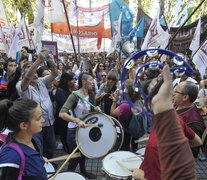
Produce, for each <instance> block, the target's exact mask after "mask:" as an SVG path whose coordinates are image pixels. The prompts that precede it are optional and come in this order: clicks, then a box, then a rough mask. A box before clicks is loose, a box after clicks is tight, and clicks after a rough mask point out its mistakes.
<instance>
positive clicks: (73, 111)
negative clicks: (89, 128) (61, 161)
mask: <svg viewBox="0 0 207 180" xmlns="http://www.w3.org/2000/svg"><path fill="white" fill-rule="evenodd" d="M75 93H78V94H79V95H80V96H82V97H83V98H85V99H86V100H88V101H89V102H90V103H92V104H94V103H95V93H94V81H93V77H92V76H91V75H89V74H88V73H85V72H83V73H81V74H80V75H79V77H78V90H77V91H76V92H75ZM75 93H72V94H70V96H69V97H68V99H67V100H66V102H65V104H64V105H63V107H62V109H61V110H60V113H59V117H60V118H62V119H64V120H65V121H68V122H69V123H68V132H67V143H68V149H69V153H71V152H72V151H73V150H74V149H75V148H76V146H77V145H76V141H75V132H76V128H77V127H85V126H86V125H85V123H84V121H82V118H83V117H84V116H86V115H88V114H89V113H90V112H92V111H94V108H93V107H92V106H90V105H89V104H88V103H87V102H86V101H84V100H83V99H82V98H79V96H78V95H76V94H75ZM95 110H100V108H99V107H96V108H95ZM68 112H69V113H70V115H69V114H68ZM79 163H80V172H81V174H82V175H84V176H85V177H87V178H88V179H96V176H95V175H94V174H92V173H89V172H86V169H85V156H84V155H81V157H80V158H75V159H71V160H70V161H69V166H68V170H75V169H76V167H77V165H78V164H79Z"/></svg>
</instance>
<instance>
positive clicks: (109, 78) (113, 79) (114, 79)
mask: <svg viewBox="0 0 207 180" xmlns="http://www.w3.org/2000/svg"><path fill="white" fill-rule="evenodd" d="M108 80H109V81H110V80H112V81H116V78H111V77H108Z"/></svg>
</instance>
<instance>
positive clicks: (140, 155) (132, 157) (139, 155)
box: [124, 154, 144, 161]
mask: <svg viewBox="0 0 207 180" xmlns="http://www.w3.org/2000/svg"><path fill="white" fill-rule="evenodd" d="M142 156H144V154H137V155H135V156H131V157H128V158H125V159H124V161H127V160H129V159H134V158H136V157H142Z"/></svg>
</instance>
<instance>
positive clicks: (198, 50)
mask: <svg viewBox="0 0 207 180" xmlns="http://www.w3.org/2000/svg"><path fill="white" fill-rule="evenodd" d="M206 40H207V38H205V40H204V41H203V42H202V43H201V45H200V46H199V48H198V49H197V50H196V52H195V53H194V54H193V55H192V58H193V57H194V56H195V54H196V53H197V52H198V51H199V49H200V48H201V47H202V46H203V44H204V43H205V42H206Z"/></svg>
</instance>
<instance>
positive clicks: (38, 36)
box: [33, 0, 45, 46]
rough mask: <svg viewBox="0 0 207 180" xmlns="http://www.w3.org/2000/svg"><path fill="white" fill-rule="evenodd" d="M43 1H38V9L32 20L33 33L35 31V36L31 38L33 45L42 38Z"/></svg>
mask: <svg viewBox="0 0 207 180" xmlns="http://www.w3.org/2000/svg"><path fill="white" fill-rule="evenodd" d="M44 3H45V1H44V0H39V1H38V11H37V16H36V17H35V20H34V23H33V24H34V26H35V28H34V31H35V32H34V33H35V38H34V39H33V42H34V44H35V46H36V45H37V44H38V43H39V42H40V41H41V40H42V37H43V31H44V8H45V4H44Z"/></svg>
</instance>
